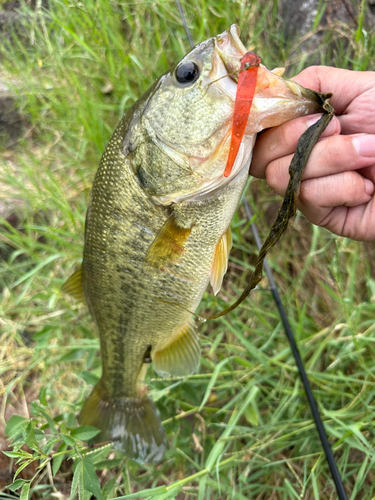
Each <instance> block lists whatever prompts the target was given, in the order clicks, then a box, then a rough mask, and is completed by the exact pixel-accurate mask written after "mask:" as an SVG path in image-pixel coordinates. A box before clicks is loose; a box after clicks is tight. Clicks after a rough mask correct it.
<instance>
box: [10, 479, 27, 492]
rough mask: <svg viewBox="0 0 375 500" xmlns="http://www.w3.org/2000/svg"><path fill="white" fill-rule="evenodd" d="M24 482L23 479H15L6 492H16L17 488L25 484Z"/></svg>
mask: <svg viewBox="0 0 375 500" xmlns="http://www.w3.org/2000/svg"><path fill="white" fill-rule="evenodd" d="M25 482H26V481H25V480H24V479H16V481H14V483H12V484H11V485H10V486H7V488H8V490H10V491H16V490H18V488H21V486H22V485H23V484H24V483H25Z"/></svg>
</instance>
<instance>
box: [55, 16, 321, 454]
mask: <svg viewBox="0 0 375 500" xmlns="http://www.w3.org/2000/svg"><path fill="white" fill-rule="evenodd" d="M245 52H246V49H245V47H244V46H243V45H242V43H241V42H240V40H239V37H238V29H237V27H236V26H232V27H231V28H230V29H229V30H228V31H226V32H225V33H223V34H221V35H219V36H217V37H215V38H212V39H210V40H207V41H206V42H203V43H201V44H199V45H197V46H196V47H195V48H194V49H193V50H192V51H191V52H190V53H189V54H187V55H186V56H185V57H184V58H183V59H182V61H180V63H178V65H177V66H176V67H175V68H174V69H173V70H172V71H171V72H170V73H168V74H166V75H163V76H162V77H161V78H160V79H159V80H158V81H157V82H156V83H155V84H154V85H153V86H152V87H151V89H150V90H149V91H148V92H147V93H146V94H145V95H144V96H143V97H142V98H141V99H139V101H137V102H136V103H135V104H134V105H133V107H132V108H131V109H130V110H129V111H128V112H127V113H126V114H125V116H124V117H123V119H122V121H121V122H120V124H119V125H118V127H117V129H116V130H115V132H114V134H113V136H112V138H111V139H110V141H109V143H108V146H107V148H106V150H105V152H104V154H103V157H102V159H101V162H100V166H99V169H98V171H97V173H96V176H95V180H94V184H93V187H92V191H91V198H90V203H89V208H88V211H87V219H86V230H85V248H84V257H83V264H82V269H80V270H79V271H78V272H76V273H75V274H74V275H73V276H72V277H71V278H70V280H68V282H67V283H66V284H65V286H64V290H65V291H66V292H68V293H71V294H72V295H74V296H76V297H78V298H84V299H85V301H86V303H87V305H88V307H89V310H90V312H91V314H92V316H93V318H94V320H95V322H96V324H97V326H98V330H99V336H100V348H101V357H102V366H103V370H102V377H101V380H100V381H99V383H98V384H97V385H96V386H95V388H94V390H93V392H92V393H91V395H90V397H89V399H88V400H87V401H86V403H85V405H84V407H83V409H82V411H81V414H80V417H79V420H80V423H81V424H85V425H93V426H95V427H97V428H99V429H100V430H101V432H100V434H99V435H98V436H97V438H96V439H97V441H99V442H103V441H113V442H114V444H115V446H116V447H117V448H118V449H120V450H122V451H123V452H124V453H125V454H126V455H127V456H128V457H130V458H133V459H135V460H139V461H143V462H149V461H159V460H161V458H162V456H163V453H164V450H165V446H166V444H165V436H164V431H163V428H162V425H161V423H160V420H159V417H158V414H157V410H156V408H155V405H154V403H153V402H152V401H151V399H150V398H149V397H148V396H147V394H146V388H145V387H144V385H143V380H144V376H145V372H146V370H147V366H148V364H149V363H150V362H151V361H152V364H153V368H154V370H155V371H156V372H157V373H158V374H159V375H161V376H168V375H172V376H185V375H189V374H191V373H193V372H194V371H195V370H196V368H197V366H198V364H199V359H200V348H199V343H198V337H197V331H196V326H195V324H194V317H193V314H192V312H193V311H195V310H196V308H197V307H198V305H199V302H200V300H201V298H202V295H203V292H204V291H205V289H206V288H207V285H208V283H209V282H211V284H212V287H213V290H214V293H217V292H218V291H219V289H220V287H221V283H222V279H223V275H224V273H225V271H226V269H227V262H228V255H229V251H230V248H231V236H230V229H229V225H230V222H231V220H232V217H233V214H234V212H235V210H236V208H237V206H238V203H239V200H240V198H241V194H242V192H243V189H244V187H245V184H246V180H247V177H248V165H249V161H250V158H251V151H252V148H253V144H254V141H255V137H256V133H257V132H259V131H260V130H262V129H263V128H266V127H269V126H276V125H278V124H280V123H282V122H284V121H286V120H288V119H291V118H294V117H296V116H300V115H302V114H307V113H311V112H314V111H316V110H317V105H316V104H315V103H314V102H312V101H311V100H310V99H309V98H308V97H305V95H304V91H303V89H301V88H300V87H299V86H297V85H296V84H294V83H292V82H288V81H284V80H283V79H282V78H280V76H278V74H277V73H278V72H276V73H272V72H270V71H268V70H267V69H266V68H264V66H262V67H261V68H259V76H258V84H257V89H256V94H255V97H254V101H253V107H252V111H251V113H250V118H249V121H248V125H247V128H246V131H245V135H244V138H243V141H242V144H241V147H240V150H239V153H238V155H237V158H236V161H235V164H234V167H233V169H232V172H231V174H230V175H229V177H227V178H225V177H224V176H223V172H224V169H225V165H226V160H227V157H228V152H229V144H230V135H231V128H232V122H233V109H234V100H235V95H236V78H235V77H230V76H228V74H231V75H233V72H235V71H236V70H237V71H238V69H239V64H240V59H241V57H242V56H243V54H244V53H245Z"/></svg>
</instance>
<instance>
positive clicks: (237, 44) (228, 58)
mask: <svg viewBox="0 0 375 500" xmlns="http://www.w3.org/2000/svg"><path fill="white" fill-rule="evenodd" d="M215 48H216V52H217V54H218V55H219V56H220V59H221V61H222V62H223V63H224V67H225V69H226V70H227V76H229V77H230V78H231V80H233V81H234V82H235V83H237V82H238V73H239V70H240V68H241V59H242V57H243V56H244V55H245V54H246V47H245V46H244V44H243V43H242V42H241V40H240V28H239V27H238V26H237V24H232V26H231V27H230V28H229V29H228V30H227V31H224V33H221V34H220V35H218V36H217V37H216V38H215Z"/></svg>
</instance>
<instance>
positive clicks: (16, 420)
mask: <svg viewBox="0 0 375 500" xmlns="http://www.w3.org/2000/svg"><path fill="white" fill-rule="evenodd" d="M25 422H28V419H27V418H25V417H21V416H20V415H13V416H12V417H10V419H9V420H8V422H7V425H6V427H5V434H6V435H7V436H8V437H10V438H12V437H14V436H15V435H16V434H17V433H18V432H19V428H20V427H21V426H22V424H24V423H25Z"/></svg>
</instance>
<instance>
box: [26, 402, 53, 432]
mask: <svg viewBox="0 0 375 500" xmlns="http://www.w3.org/2000/svg"><path fill="white" fill-rule="evenodd" d="M30 407H31V411H32V413H33V415H35V416H42V417H44V418H45V419H46V420H47V422H48V426H49V428H50V429H51V431H52V432H53V433H56V426H55V422H54V421H53V419H52V418H51V416H50V415H49V414H48V413H47V412H46V410H45V409H44V408H42V407H41V406H39V405H37V404H36V403H35V402H34V403H31V405H30Z"/></svg>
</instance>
